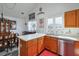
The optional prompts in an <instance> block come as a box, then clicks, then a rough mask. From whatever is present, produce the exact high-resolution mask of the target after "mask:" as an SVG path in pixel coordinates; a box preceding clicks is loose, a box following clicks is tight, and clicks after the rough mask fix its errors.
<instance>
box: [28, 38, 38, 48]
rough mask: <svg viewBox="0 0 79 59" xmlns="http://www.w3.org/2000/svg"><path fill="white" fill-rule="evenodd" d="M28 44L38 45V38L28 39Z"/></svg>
mask: <svg viewBox="0 0 79 59" xmlns="http://www.w3.org/2000/svg"><path fill="white" fill-rule="evenodd" d="M27 45H28V47H32V46H34V45H37V39H33V40H29V41H27Z"/></svg>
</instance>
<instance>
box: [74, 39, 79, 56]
mask: <svg viewBox="0 0 79 59" xmlns="http://www.w3.org/2000/svg"><path fill="white" fill-rule="evenodd" d="M74 46H75V47H74V48H75V50H74V52H75V55H76V56H79V41H75V45H74Z"/></svg>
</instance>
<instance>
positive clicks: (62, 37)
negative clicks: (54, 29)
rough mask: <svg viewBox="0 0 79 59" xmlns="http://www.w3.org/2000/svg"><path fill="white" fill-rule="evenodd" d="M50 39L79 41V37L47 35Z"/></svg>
mask: <svg viewBox="0 0 79 59" xmlns="http://www.w3.org/2000/svg"><path fill="white" fill-rule="evenodd" d="M47 36H51V37H56V38H59V39H62V40H75V41H79V35H70V34H61V35H47Z"/></svg>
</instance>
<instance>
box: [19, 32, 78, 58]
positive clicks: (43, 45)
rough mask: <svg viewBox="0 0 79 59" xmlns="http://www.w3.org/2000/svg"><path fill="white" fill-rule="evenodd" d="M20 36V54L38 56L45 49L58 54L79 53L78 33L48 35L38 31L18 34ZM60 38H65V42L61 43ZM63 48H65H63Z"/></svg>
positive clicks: (71, 54) (70, 54) (69, 54)
mask: <svg viewBox="0 0 79 59" xmlns="http://www.w3.org/2000/svg"><path fill="white" fill-rule="evenodd" d="M18 38H19V39H20V45H19V46H20V56H36V55H39V54H40V53H41V51H43V50H44V49H47V50H50V51H51V52H54V53H56V54H58V55H66V56H73V55H79V52H78V51H79V40H78V39H79V36H78V35H77V36H76V35H75V36H69V35H68V36H67V35H59V36H58V35H47V34H39V33H36V34H30V35H23V36H18ZM60 40H63V41H64V43H61V42H60ZM62 44H64V45H63V47H62V46H61V45H62ZM70 47H72V48H70ZM61 48H63V49H62V50H61ZM60 50H61V52H60ZM70 50H71V51H70ZM69 51H70V52H69ZM62 52H63V53H62ZM66 52H69V53H66ZM61 53H62V54H61Z"/></svg>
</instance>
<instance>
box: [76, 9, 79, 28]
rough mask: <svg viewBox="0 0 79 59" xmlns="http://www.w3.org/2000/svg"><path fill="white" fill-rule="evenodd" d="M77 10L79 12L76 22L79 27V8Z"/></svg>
mask: <svg viewBox="0 0 79 59" xmlns="http://www.w3.org/2000/svg"><path fill="white" fill-rule="evenodd" d="M76 12H77V23H76V26H77V27H78V28H79V9H78V10H77V11H76Z"/></svg>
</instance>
